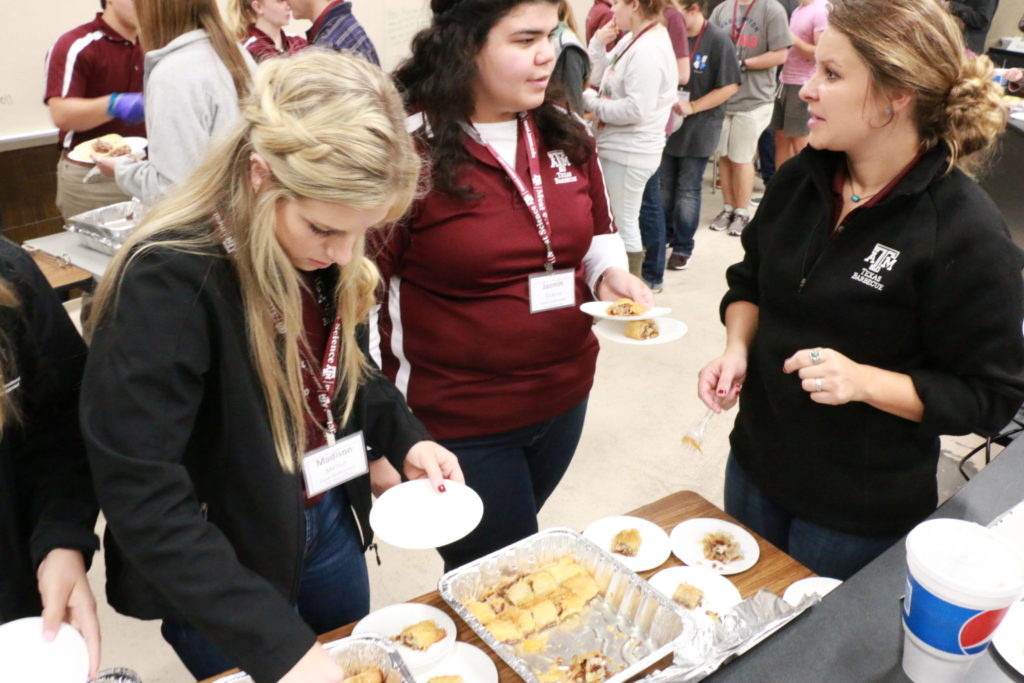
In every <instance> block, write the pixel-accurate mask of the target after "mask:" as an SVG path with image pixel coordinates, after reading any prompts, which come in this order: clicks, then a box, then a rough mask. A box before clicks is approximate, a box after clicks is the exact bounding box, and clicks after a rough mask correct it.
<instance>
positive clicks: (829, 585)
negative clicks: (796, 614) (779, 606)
mask: <svg viewBox="0 0 1024 683" xmlns="http://www.w3.org/2000/svg"><path fill="white" fill-rule="evenodd" d="M842 583H843V582H842V581H840V580H839V579H832V578H829V577H827V576H811V577H808V578H806V579H800V580H799V581H794V582H793V583H791V584H789V588H787V589H786V592H785V593H783V594H782V599H783V600H785V601H786V602H787V603H789V604H790V605H792V606H793V607H796V606H797V605H799V604H800V601H801V600H803V599H804V597H805V596H808V595H817V596H818V597H820V598H823V597H825V596H826V595H828V594H829V593H831V592H832V591H834V590H835V589H836V588H839V586H840V585H842Z"/></svg>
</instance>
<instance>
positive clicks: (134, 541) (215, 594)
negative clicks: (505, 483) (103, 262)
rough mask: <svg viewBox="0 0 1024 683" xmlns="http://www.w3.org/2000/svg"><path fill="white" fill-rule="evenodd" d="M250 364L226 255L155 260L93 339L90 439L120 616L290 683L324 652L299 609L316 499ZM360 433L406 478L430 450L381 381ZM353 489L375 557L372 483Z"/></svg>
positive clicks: (87, 393)
mask: <svg viewBox="0 0 1024 683" xmlns="http://www.w3.org/2000/svg"><path fill="white" fill-rule="evenodd" d="M331 272H332V273H336V270H335V269H332V271H331ZM329 291H330V288H329ZM268 315H269V311H268ZM366 341H367V340H366V339H365V338H364V339H363V340H361V343H362V345H363V349H364V353H365V348H366ZM248 348H249V345H248V340H247V336H246V325H245V317H244V309H243V305H242V298H241V291H240V289H239V283H238V278H237V275H236V274H235V269H234V267H233V266H232V265H231V263H230V261H228V259H227V258H225V257H224V256H223V254H220V253H218V254H210V255H202V254H198V255H197V254H184V253H180V252H175V251H170V250H167V249H154V250H151V251H148V252H146V253H144V254H143V255H142V256H140V257H139V258H137V259H136V260H135V261H133V262H132V263H131V264H130V265H129V267H128V268H127V270H126V272H125V274H124V279H123V281H122V285H121V290H120V295H119V298H118V300H117V304H116V307H115V309H114V310H113V311H112V312H111V314H110V315H108V316H106V318H105V320H104V321H103V322H102V324H101V325H100V326H99V328H98V329H97V330H96V332H95V335H94V337H93V341H92V346H91V348H90V352H89V361H88V363H87V365H86V371H85V380H84V383H83V387H82V403H81V405H82V434H83V436H84V437H85V442H86V449H87V451H88V454H89V459H90V462H91V463H92V466H93V472H94V476H95V482H96V492H97V495H98V497H99V500H100V504H101V506H102V508H103V512H104V514H105V515H106V518H107V524H108V533H107V536H106V539H105V547H106V557H107V597H108V599H109V601H110V604H111V605H112V606H113V607H114V608H115V609H117V610H118V611H119V612H122V613H123V614H127V615H129V616H134V617H138V618H141V619H166V618H171V619H175V620H180V621H186V622H188V623H189V624H191V625H192V626H193V627H195V628H196V629H198V630H199V631H200V632H201V633H203V635H205V636H206V637H207V638H209V639H210V641H211V642H213V643H214V644H215V645H217V646H218V648H219V649H220V650H221V651H222V652H223V653H224V655H225V656H227V657H228V658H230V659H231V660H232V661H233V662H234V663H235V664H236V665H238V666H240V667H241V668H243V669H245V670H246V671H247V672H248V673H249V674H250V675H251V676H252V677H253V678H254V679H255V680H257V681H276V680H278V679H279V678H281V677H282V676H283V675H284V674H285V673H286V672H287V671H288V670H289V669H291V668H292V666H294V665H295V663H296V662H297V661H298V660H299V659H300V658H301V657H302V655H304V654H305V653H306V651H307V650H308V649H309V648H310V647H312V645H313V643H314V637H315V636H314V633H313V631H312V630H311V629H310V628H309V626H307V625H306V623H305V622H304V621H303V620H302V618H301V617H300V616H299V614H298V613H297V612H296V611H295V609H294V608H293V607H292V605H293V604H294V602H295V599H296V597H297V594H298V584H299V579H300V576H301V568H302V555H303V546H304V539H305V517H304V515H303V493H302V484H301V473H300V472H298V471H296V472H294V473H289V472H286V471H284V470H283V469H282V468H281V466H280V465H279V463H278V460H277V455H276V453H275V450H274V443H273V438H272V434H271V431H270V425H269V419H268V413H267V408H266V404H265V402H264V398H263V392H262V389H261V388H260V387H261V385H260V380H259V376H258V375H257V373H256V370H255V368H254V366H253V365H252V363H251V361H250V357H249V351H248ZM335 413H336V414H340V410H338V406H337V405H336V406H335ZM360 429H361V430H363V434H364V437H365V440H366V443H367V445H368V446H369V447H371V448H373V449H374V450H375V451H376V452H377V453H383V454H385V455H386V456H387V457H388V458H389V459H390V460H391V462H392V463H393V464H394V465H395V466H396V467H398V468H399V470H401V465H402V462H403V460H404V458H405V454H406V453H407V452H408V450H409V448H410V447H412V445H413V444H414V443H416V442H418V441H421V440H424V439H429V438H430V437H429V435H428V434H427V432H426V430H425V429H424V428H423V426H422V425H421V424H420V422H419V421H418V420H416V419H415V418H414V417H413V416H412V414H411V413H410V412H409V409H408V407H407V406H406V404H405V401H404V399H403V398H402V395H401V394H400V393H399V392H398V390H397V389H396V388H395V387H394V385H393V384H391V382H390V381H388V380H387V379H386V378H385V377H384V376H383V375H382V374H381V373H380V372H379V371H377V370H376V369H374V371H373V373H372V375H371V377H370V378H369V379H368V380H367V381H366V383H365V384H364V385H363V386H362V387H361V389H360V391H359V394H358V403H357V405H356V406H355V408H354V410H353V415H352V417H351V418H350V420H349V422H348V424H346V425H345V426H344V428H343V433H345V434H348V433H352V432H354V431H356V430H360ZM344 488H345V493H346V496H347V499H348V501H349V502H350V504H351V505H352V507H353V509H354V511H355V513H356V519H357V521H358V522H359V524H360V526H361V531H362V534H363V543H364V547H365V545H366V544H368V543H369V539H370V529H369V525H368V523H367V522H368V511H369V507H370V487H369V478H368V477H366V476H363V477H359V478H358V479H355V480H353V481H350V482H348V483H347V484H345V485H344Z"/></svg>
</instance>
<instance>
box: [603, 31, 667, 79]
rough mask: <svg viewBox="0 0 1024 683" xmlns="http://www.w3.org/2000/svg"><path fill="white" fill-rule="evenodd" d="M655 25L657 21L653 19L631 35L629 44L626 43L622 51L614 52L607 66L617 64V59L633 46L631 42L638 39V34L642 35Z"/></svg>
mask: <svg viewBox="0 0 1024 683" xmlns="http://www.w3.org/2000/svg"><path fill="white" fill-rule="evenodd" d="M657 25H658V22H656V21H654V22H651V23H650V24H647V26H644V28H643V30H642V31H640V33H638V34H636V35H635V36H634V37H633V40H631V41H629V45H627V46H626V47H625V48H624V49H623V50H622V52H620V53H618V54H616V55H615V56H614V57H612V59H611V63H609V64H608V68H611V67H613V66H615V65H616V64H618V62H619V60H620V59H622V57H623V55H625V54H626V53H627V52H629V48H631V47H633V43H635V42H636V41H638V40H640V36H642V35H643V34H645V33H647V32H648V31H650V30H651V29H652V28H654V27H655V26H657Z"/></svg>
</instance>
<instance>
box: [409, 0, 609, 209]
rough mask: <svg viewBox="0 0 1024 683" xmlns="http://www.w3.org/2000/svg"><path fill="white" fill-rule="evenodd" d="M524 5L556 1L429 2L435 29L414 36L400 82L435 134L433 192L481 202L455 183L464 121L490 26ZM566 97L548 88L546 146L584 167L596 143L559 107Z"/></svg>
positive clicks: (430, 140) (431, 142)
mask: <svg viewBox="0 0 1024 683" xmlns="http://www.w3.org/2000/svg"><path fill="white" fill-rule="evenodd" d="M525 2H549V3H550V4H552V5H557V4H558V2H557V0H431V3H430V9H431V10H432V11H433V13H434V16H433V20H432V21H431V24H430V26H428V27H427V28H425V29H423V30H422V31H420V32H419V33H417V34H416V37H415V38H413V41H412V55H411V56H410V57H409V58H408V59H406V60H405V61H404V62H402V64H400V65H399V67H398V69H396V70H395V73H394V77H395V81H396V83H397V84H398V87H399V90H401V92H402V94H403V96H404V97H405V101H406V105H407V106H408V107H409V109H410V110H411V111H415V112H422V113H423V115H424V116H425V117H426V121H427V124H428V125H429V127H430V133H431V135H430V136H427V135H425V134H424V133H423V131H421V132H420V133H418V135H420V136H421V141H422V142H423V144H424V145H426V147H427V148H428V149H429V150H430V155H431V159H430V161H431V167H432V176H433V186H434V189H437V190H440V191H442V192H448V193H451V194H455V195H456V196H459V197H461V198H464V199H471V198H475V197H479V195H475V194H474V193H473V188H472V187H471V186H469V185H462V186H459V185H457V184H456V173H457V171H458V168H459V165H460V164H462V163H464V162H467V161H469V159H470V157H469V152H468V151H467V150H466V147H465V144H464V142H463V136H464V135H465V133H464V132H463V130H462V126H461V124H462V123H465V122H468V121H469V120H470V116H471V115H472V114H473V108H474V101H473V97H474V96H473V83H474V81H475V80H476V77H477V68H476V57H477V54H479V52H480V50H481V49H483V46H484V44H485V43H486V42H487V35H488V34H489V33H490V31H491V29H492V28H493V27H494V25H495V24H497V23H498V22H499V21H501V19H502V18H503V17H504V16H505V15H506V14H508V13H509V12H510V11H512V10H513V9H515V8H516V7H518V6H519V5H521V4H523V3H525ZM564 101H565V98H564V96H563V94H562V93H561V92H559V91H558V90H557V87H556V86H549V87H548V91H547V93H546V94H545V98H544V103H543V104H541V105H540V106H539V107H537V108H536V109H534V110H533V117H534V121H536V123H537V128H538V129H539V130H540V134H541V136H542V137H543V138H544V142H545V143H546V144H547V145H548V146H550V147H560V148H561V149H563V150H565V153H566V154H567V155H568V156H569V158H570V159H572V161H573V163H577V164H581V163H584V162H586V161H587V160H588V159H589V158H590V155H591V154H592V150H593V147H592V143H591V141H590V139H589V135H588V133H587V130H586V128H585V127H584V125H583V123H582V122H581V121H580V120H579V119H577V118H576V117H575V116H574V115H572V114H570V113H569V112H568V111H567V109H566V108H565V107H564V106H563V105H562V104H561V103H563V102H564Z"/></svg>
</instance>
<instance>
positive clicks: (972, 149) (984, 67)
mask: <svg viewBox="0 0 1024 683" xmlns="http://www.w3.org/2000/svg"><path fill="white" fill-rule="evenodd" d="M831 6H832V7H831V11H830V13H829V18H828V23H829V27H830V28H831V29H833V30H835V31H837V32H839V33H841V34H843V35H844V36H846V38H847V39H848V40H849V41H850V43H851V44H852V45H853V48H854V50H856V51H857V53H858V54H859V55H860V57H861V59H863V60H864V62H865V63H866V64H867V66H868V69H869V70H870V71H871V75H872V81H873V86H874V88H875V89H876V90H877V91H878V92H879V93H880V94H885V93H906V92H910V93H911V94H913V96H914V99H915V105H914V109H913V112H912V114H911V115H912V116H913V119H914V123H915V124H916V126H917V132H918V135H919V136H920V138H921V141H922V143H923V144H924V145H926V146H931V145H934V144H935V143H937V142H939V141H940V140H941V141H944V142H945V143H946V145H947V146H948V147H949V151H950V160H949V168H950V169H952V168H953V167H954V166H959V167H960V168H962V169H963V170H965V171H967V172H972V171H975V170H977V169H978V167H979V166H981V165H982V163H983V162H984V160H985V158H986V156H987V153H988V152H990V151H991V149H992V147H993V145H994V143H995V142H996V140H997V138H998V137H999V135H1000V133H1002V131H1003V130H1004V129H1005V127H1006V108H1005V107H1004V106H1003V104H1002V102H1001V99H1000V94H1001V93H1000V92H999V88H998V86H996V84H995V83H993V82H992V80H991V79H992V62H991V60H989V58H988V57H967V56H966V53H965V49H964V43H963V37H962V35H961V32H960V29H959V27H958V26H957V25H956V22H955V21H954V19H953V16H952V15H951V14H950V13H949V12H948V11H947V10H946V8H945V6H944V5H943V4H941V3H940V2H938V0H832V2H831ZM880 18H884V19H881V20H880Z"/></svg>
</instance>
